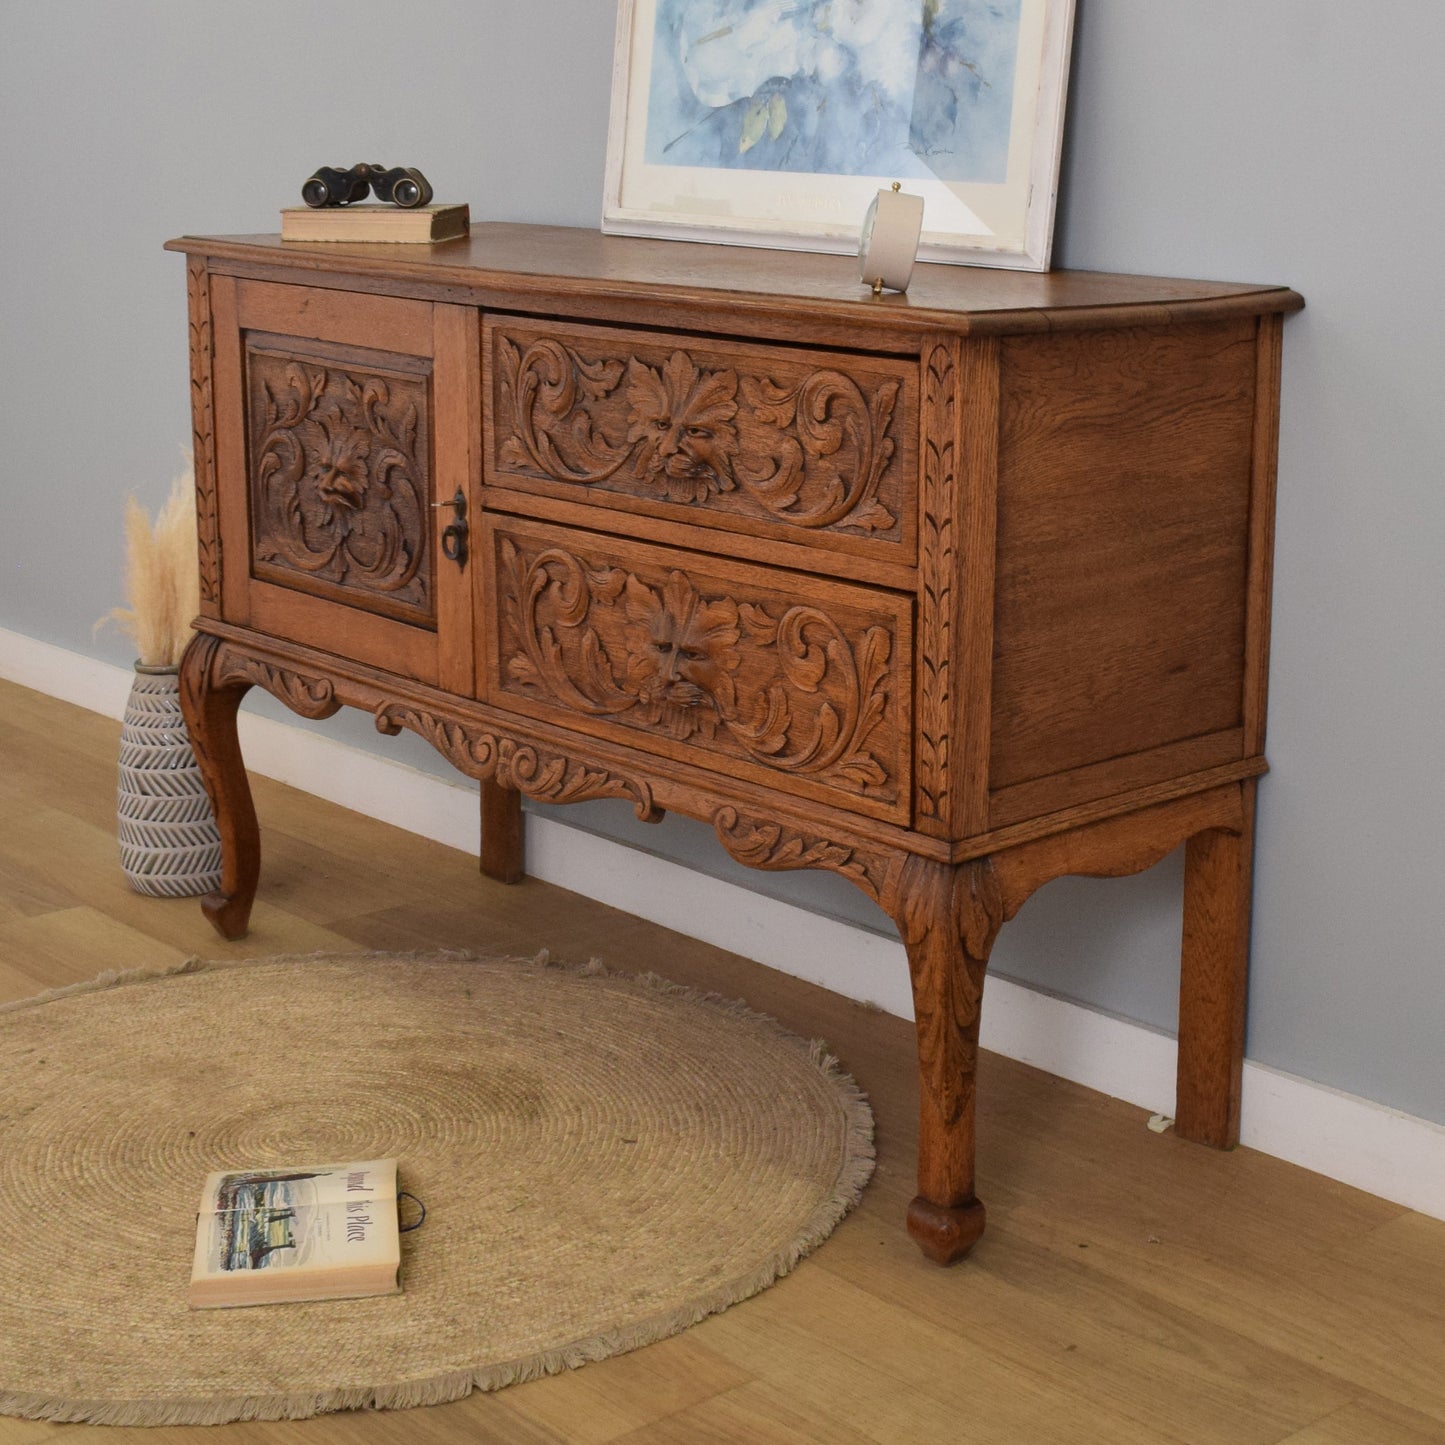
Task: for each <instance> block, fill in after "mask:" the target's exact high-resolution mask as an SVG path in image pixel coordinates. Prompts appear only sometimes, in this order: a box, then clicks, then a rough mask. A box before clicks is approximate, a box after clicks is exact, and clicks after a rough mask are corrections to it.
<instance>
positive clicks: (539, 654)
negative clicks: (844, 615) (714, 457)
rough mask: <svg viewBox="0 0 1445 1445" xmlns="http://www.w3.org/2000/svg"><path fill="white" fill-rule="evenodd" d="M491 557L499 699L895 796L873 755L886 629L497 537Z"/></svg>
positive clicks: (886, 734) (883, 733)
mask: <svg viewBox="0 0 1445 1445" xmlns="http://www.w3.org/2000/svg"><path fill="white" fill-rule="evenodd" d="M499 562H500V566H499V569H498V570H499V576H498V587H499V592H500V595H501V602H502V611H503V618H504V627H503V629H502V664H503V669H504V679H503V681H504V685H505V686H507V687H508V688H509V689H510V690H513V691H516V692H519V693H521V694H522V695H524V696H526V695H530V696H545V697H548V698H550V699H553V700H555V701H556V702H558V703H561V704H562V705H563V706H564V707H566V708H568V709H571V710H573V711H575V712H579V713H583V714H586V715H588V716H591V717H605V718H611V719H614V720H616V721H618V722H620V723H622V724H624V725H626V726H629V727H634V728H640V729H645V730H647V731H651V732H662V733H663V734H665V735H666V736H668V737H670V738H673V739H675V740H677V741H679V742H686V741H693V742H698V743H701V744H704V745H706V746H709V747H710V748H713V749H717V750H722V751H729V752H733V753H735V754H737V755H739V756H744V757H747V758H750V759H752V760H753V761H755V762H758V763H762V764H765V765H767V766H768V767H771V768H777V769H782V770H785V771H787V772H791V773H795V774H801V775H805V776H813V777H818V778H820V779H826V780H827V781H828V782H830V783H831V784H833V785H835V786H839V787H842V788H844V789H846V790H848V791H850V792H854V793H858V794H867V795H869V796H875V795H877V796H887V795H889V794H890V793H892V794H895V795H896V791H897V785H898V780H897V778H896V776H895V775H894V774H893V773H892V772H891V771H890V769H889V768H888V767H887V766H885V764H884V761H883V760H882V758H880V756H879V753H878V751H876V750H875V749H874V747H873V742H874V739H875V736H877V737H882V738H885V739H886V741H888V742H889V743H891V744H893V745H894V746H896V744H897V737H896V729H897V723H896V720H895V719H892V718H890V717H889V716H888V708H889V697H890V688H891V685H892V678H891V670H890V658H891V655H892V652H893V642H892V639H891V637H890V633H889V630H888V628H886V627H884V626H878V625H871V626H870V625H867V624H866V623H858V622H857V621H853V622H852V623H851V625H850V626H849V627H848V628H846V629H845V627H844V626H842V625H840V623H839V621H838V620H836V619H835V618H834V617H833V616H831V615H830V614H829V613H828V612H826V611H824V610H823V609H822V608H820V607H816V606H809V605H806V604H801V603H794V604H791V605H789V604H787V603H786V602H783V601H779V600H777V599H774V598H773V597H771V596H769V597H767V598H766V599H765V598H763V597H762V596H758V597H757V598H756V600H753V599H749V598H746V597H741V596H733V595H730V594H729V593H728V592H727V591H725V590H724V588H723V585H722V584H715V585H709V584H708V583H707V582H702V583H698V582H696V581H694V580H693V578H692V577H690V576H689V575H688V574H685V573H683V572H680V571H676V570H670V571H666V572H664V571H662V570H661V569H648V570H647V572H646V573H645V574H644V573H642V572H634V571H629V570H627V569H626V568H623V567H619V566H615V565H612V564H610V563H609V562H607V561H595V562H594V561H589V560H588V559H585V558H583V557H580V556H578V555H576V554H574V553H572V552H569V551H567V550H565V549H564V548H562V547H545V548H542V549H540V550H536V551H531V550H523V549H522V548H521V547H519V546H518V545H516V544H514V543H513V542H512V541H511V540H509V539H507V538H505V537H504V538H503V539H502V540H501V545H500V548H499ZM885 724H887V726H885Z"/></svg>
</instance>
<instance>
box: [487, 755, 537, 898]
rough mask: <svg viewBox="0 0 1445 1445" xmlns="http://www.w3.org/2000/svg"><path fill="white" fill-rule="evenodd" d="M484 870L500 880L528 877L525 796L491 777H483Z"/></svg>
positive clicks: (517, 881) (507, 881) (519, 879)
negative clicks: (524, 820)
mask: <svg viewBox="0 0 1445 1445" xmlns="http://www.w3.org/2000/svg"><path fill="white" fill-rule="evenodd" d="M481 868H482V872H483V873H484V874H485V875H486V876H487V877H488V878H495V879H496V880H497V882H498V883H520V882H521V881H522V879H523V878H524V877H526V853H525V836H524V830H523V823H522V795H521V794H520V793H519V792H518V791H517V790H516V789H515V788H504V787H502V786H501V785H500V784H499V783H497V782H495V781H494V780H493V779H491V778H483V779H482V855H481Z"/></svg>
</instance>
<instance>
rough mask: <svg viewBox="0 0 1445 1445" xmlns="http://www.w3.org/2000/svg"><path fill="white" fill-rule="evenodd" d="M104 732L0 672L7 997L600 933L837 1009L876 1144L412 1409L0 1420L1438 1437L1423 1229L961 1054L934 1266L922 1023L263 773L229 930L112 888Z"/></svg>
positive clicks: (555, 1434) (336, 1429) (857, 1433)
mask: <svg viewBox="0 0 1445 1445" xmlns="http://www.w3.org/2000/svg"><path fill="white" fill-rule="evenodd" d="M118 732H119V728H118V725H117V724H115V723H112V722H109V721H107V720H106V719H104V718H101V717H99V716H97V715H95V714H92V713H87V712H84V711H81V710H80V709H77V708H73V707H69V706H67V705H65V704H62V703H57V702H55V701H53V700H51V699H48V698H43V697H41V696H39V695H37V694H35V693H30V692H26V691H24V690H23V689H20V688H16V687H13V686H11V685H9V684H5V683H0V997H4V998H19V997H24V996H26V995H29V994H33V993H36V992H39V991H40V990H42V989H45V988H49V987H53V986H55V985H57V984H65V983H70V982H72V981H75V980H79V979H85V978H89V977H92V976H93V975H95V974H96V973H98V972H100V971H101V970H102V969H106V968H115V967H125V966H155V965H161V964H165V963H169V962H173V961H176V960H179V959H181V958H183V957H185V956H187V955H189V954H192V953H202V954H206V955H208V956H218V955H223V954H227V953H232V954H240V955H242V956H246V955H252V954H257V955H259V954H268V953H280V952H298V951H310V950H316V949H350V948H354V947H355V946H357V945H361V946H363V947H366V948H416V947H424V946H430V945H442V946H453V947H466V948H471V949H477V950H497V951H507V952H530V951H535V950H536V949H537V948H539V947H543V946H545V947H548V948H550V949H552V950H553V951H554V952H555V953H557V954H559V955H561V956H563V957H571V958H574V959H582V958H587V957H590V956H592V955H599V956H601V957H602V958H603V959H604V960H605V961H606V962H607V963H609V964H610V965H612V966H614V967H617V968H624V969H635V970H646V969H653V970H656V971H657V972H659V973H662V974H664V975H666V976H668V977H670V978H673V979H677V980H679V981H681V982H685V983H690V984H706V985H707V986H709V987H713V988H716V989H719V990H721V991H722V992H724V993H726V994H729V995H732V996H737V997H742V998H745V999H747V1000H748V1001H749V1002H750V1003H752V1004H753V1005H755V1006H756V1007H759V1008H762V1009H766V1010H768V1011H769V1012H771V1013H773V1014H775V1015H777V1016H778V1017H779V1018H781V1019H782V1020H783V1021H784V1022H785V1023H786V1024H787V1025H788V1026H789V1027H791V1028H793V1029H794V1030H796V1031H797V1032H799V1033H802V1034H806V1035H809V1036H815V1035H821V1036H823V1037H825V1038H827V1039H828V1040H829V1041H830V1042H831V1043H832V1045H833V1046H834V1048H835V1050H836V1051H837V1052H838V1053H839V1054H840V1055H841V1057H842V1059H843V1061H844V1063H845V1064H846V1065H847V1066H848V1068H849V1069H850V1070H851V1071H852V1072H853V1074H854V1075H855V1076H856V1077H857V1079H858V1080H859V1082H860V1083H861V1084H862V1085H863V1087H864V1088H865V1089H866V1090H867V1092H868V1093H869V1095H870V1096H871V1098H872V1100H873V1104H874V1108H875V1110H876V1112H877V1118H878V1152H879V1164H878V1172H877V1175H876V1177H875V1179H874V1181H873V1183H872V1184H871V1185H870V1186H869V1188H868V1191H867V1194H866V1196H865V1200H864V1203H863V1205H862V1207H861V1208H860V1209H858V1210H857V1211H856V1212H855V1213H854V1214H853V1215H852V1216H851V1217H850V1218H849V1219H847V1220H845V1221H844V1223H843V1225H842V1226H841V1227H840V1228H839V1229H838V1231H837V1233H836V1234H835V1235H834V1236H833V1238H832V1239H831V1240H829V1241H828V1243H827V1244H825V1245H824V1246H823V1247H822V1249H821V1250H820V1251H819V1252H818V1253H817V1254H815V1255H814V1256H812V1257H811V1258H810V1259H807V1260H805V1261H804V1262H803V1264H802V1265H800V1266H799V1268H798V1269H797V1271H796V1272H795V1273H794V1274H793V1275H791V1276H790V1277H789V1278H787V1279H785V1280H783V1281H782V1282H781V1283H779V1284H778V1285H776V1286H775V1287H774V1288H772V1289H770V1290H767V1291H765V1292H764V1293H763V1294H761V1295H759V1296H758V1297H756V1298H755V1299H752V1300H749V1301H747V1302H746V1303H744V1304H742V1305H739V1306H736V1307H735V1308H733V1309H730V1310H728V1311H726V1312H725V1313H724V1314H721V1315H717V1316H714V1317H713V1318H711V1319H709V1320H707V1321H705V1322H704V1323H702V1324H701V1325H699V1326H697V1327H695V1328H694V1329H691V1330H689V1331H687V1332H686V1333H685V1334H683V1335H680V1336H678V1337H676V1338H674V1339H672V1340H668V1341H666V1342H664V1343H662V1344H659V1345H653V1346H650V1347H649V1348H647V1349H643V1350H639V1351H637V1352H636V1353H634V1354H631V1355H625V1356H621V1357H619V1358H616V1359H612V1360H607V1361H604V1362H602V1363H601V1364H595V1365H588V1366H587V1367H586V1368H585V1369H582V1370H576V1371H571V1372H569V1373H567V1374H565V1375H560V1376H556V1377H553V1378H550V1379H546V1380H540V1381H537V1382H534V1383H532V1384H527V1385H520V1386H514V1387H512V1388H511V1389H507V1390H504V1391H501V1392H500V1393H497V1394H491V1395H473V1396H471V1397H470V1398H468V1399H466V1400H463V1401H459V1402H457V1403H456V1404H453V1405H445V1406H440V1407H436V1408H432V1409H426V1410H408V1411H389V1412H370V1413H358V1412H353V1413H347V1414H341V1415H329V1416H324V1417H321V1418H318V1419H314V1420H308V1421H299V1422H295V1423H288V1424H240V1425H227V1426H220V1427H212V1428H194V1429H176V1428H171V1429H156V1430H103V1429H100V1428H97V1427H90V1426H84V1425H65V1426H58V1425H49V1424H45V1423H39V1422H33V1421H22V1420H13V1419H4V1418H0V1445H18V1442H31V1441H34V1442H49V1441H56V1440H62V1439H63V1440H66V1441H68V1442H75V1441H78V1440H80V1439H82V1438H89V1439H105V1440H107V1441H109V1440H110V1439H112V1438H113V1439H119V1438H121V1437H122V1436H124V1437H127V1438H130V1437H132V1436H133V1437H134V1438H135V1439H136V1440H137V1441H141V1442H144V1445H179V1442H182V1441H184V1442H205V1445H241V1442H248V1445H249V1442H255V1445H261V1442H266V1445H289V1442H305V1445H333V1442H342V1441H344V1442H388V1445H391V1442H396V1445H411V1442H415V1445H441V1442H450V1441H456V1442H462V1441H469V1442H481V1445H490V1442H497V1445H538V1442H558V1441H562V1442H567V1445H603V1442H614V1445H616V1442H627V1445H644V1442H646V1445H664V1442H666V1445H712V1442H747V1445H753V1442H757V1445H771V1442H799V1441H826V1442H828V1445H852V1442H857V1445H867V1442H877V1445H926V1442H934V1441H937V1442H950V1445H968V1442H979V1445H1011V1442H1024V1445H1046V1442H1068V1445H1095V1442H1097V1445H1129V1442H1150V1445H1153V1442H1160V1441H1179V1442H1190V1445H1206V1442H1219V1445H1275V1442H1285V1441H1288V1442H1290V1445H1375V1442H1399V1445H1424V1442H1427V1441H1433V1442H1445V1224H1442V1223H1439V1222H1436V1221H1432V1220H1429V1219H1426V1218H1424V1217H1422V1216H1420V1215H1417V1214H1412V1213H1410V1212H1409V1211H1408V1210H1404V1209H1401V1208H1400V1207H1398V1206H1396V1205H1393V1204H1387V1203H1385V1202H1383V1201H1382V1200H1379V1199H1375V1198H1373V1197H1371V1196H1369V1195H1366V1194H1361V1193H1359V1192H1358V1191H1357V1190H1353V1189H1349V1188H1346V1187H1345V1186H1343V1185H1339V1184H1335V1183H1332V1182H1330V1181H1328V1180H1325V1179H1322V1178H1320V1177H1319V1176H1317V1175H1312V1174H1309V1173H1306V1172H1305V1171H1303V1170H1300V1169H1296V1168H1294V1167H1292V1166H1290V1165H1288V1164H1283V1163H1280V1162H1278V1161H1277V1160H1274V1159H1270V1158H1268V1157H1266V1156H1264V1155H1261V1154H1256V1153H1253V1152H1251V1151H1250V1150H1247V1149H1241V1150H1238V1151H1236V1152H1234V1153H1233V1154H1218V1153H1214V1152H1212V1151H1210V1150H1206V1149H1203V1148H1199V1147H1197V1146H1194V1145H1190V1144H1185V1143H1182V1142H1181V1141H1180V1140H1178V1139H1176V1138H1174V1137H1173V1136H1172V1135H1169V1134H1165V1135H1157V1134H1153V1133H1150V1132H1149V1131H1148V1130H1147V1129H1146V1128H1145V1116H1144V1114H1143V1112H1142V1111H1140V1110H1139V1109H1135V1108H1132V1107H1130V1106H1128V1105H1125V1104H1122V1103H1119V1102H1117V1101H1114V1100H1110V1099H1107V1098H1104V1097H1103V1096H1102V1095H1099V1094H1094V1093H1091V1092H1090V1091H1088V1090H1087V1089H1083V1088H1079V1087H1077V1086H1076V1085H1073V1084H1068V1083H1064V1082H1062V1081H1060V1080H1058V1079H1055V1078H1052V1077H1050V1076H1049V1075H1046V1074H1042V1073H1039V1072H1038V1071H1036V1070H1033V1069H1029V1068H1026V1067H1024V1066H1023V1065H1020V1064H1016V1063H1013V1062H1010V1061H1009V1060H1006V1059H1002V1058H998V1057H995V1056H985V1058H984V1061H983V1063H982V1065H981V1067H980V1082H979V1100H980V1102H979V1114H980V1143H979V1160H980V1183H979V1191H980V1194H981V1195H982V1197H983V1198H984V1200H985V1202H986V1203H987V1205H988V1210H989V1227H988V1232H987V1234H986V1235H985V1236H984V1238H983V1241H982V1242H981V1243H980V1245H979V1246H978V1248H977V1249H976V1250H975V1252H974V1254H973V1256H972V1257H971V1258H970V1259H969V1260H967V1261H966V1262H964V1263H963V1264H961V1265H959V1266H956V1267H955V1268H953V1269H949V1270H944V1269H940V1268H937V1267H935V1266H933V1265H930V1264H927V1263H925V1262H924V1260H923V1259H922V1258H921V1257H920V1255H919V1254H918V1251H917V1250H916V1249H915V1248H914V1246H913V1245H912V1244H911V1243H910V1242H909V1240H908V1239H907V1238H906V1237H905V1235H904V1233H903V1229H902V1216H903V1210H904V1206H905V1204H906V1202H907V1200H908V1198H909V1197H910V1196H911V1194H912V1193H913V1187H912V1167H913V1152H914V1144H915V1122H914V1101H915V1091H916V1080H915V1073H914V1064H913V1052H912V1039H911V1034H912V1028H911V1025H909V1024H907V1023H905V1022H903V1021H901V1020H898V1019H894V1018H891V1017H889V1016H888V1015H886V1014H881V1013H878V1012H875V1011H871V1010H867V1009H864V1008H861V1007H858V1006H857V1005H854V1004H852V1003H850V1002H848V1001H847V1000H844V999H841V998H839V997H837V996H836V995H833V994H830V993H827V992H825V991H824V990H822V989H819V988H815V987H812V986H811V985H808V984H804V983H800V982H797V981H796V980H794V979H791V978H788V977H786V976H784V975H782V974H778V973H774V972H772V971H771V970H769V969H766V968H763V967H761V966H760V965H758V964H755V963H750V962H748V961H746V960H744V959H741V958H738V957H737V956H735V955H733V954H728V953H724V952H722V951H721V950H719V949H716V948H711V947H708V946H707V945H704V944H701V943H697V942H694V941H693V940H691V939H688V938H684V937H682V936H681V935H679V934H676V933H670V932H668V931H667V930H665V929H662V928H658V927H655V926H654V925H652V924H649V923H644V922H642V921H640V920H638V919H636V918H633V917H631V916H629V915H627V914H623V913H618V912H616V911H615V910H613V909H609V908H605V907H603V906H601V905H600V904H597V903H593V902H591V901H589V900H588V899H585V898H582V897H579V896H577V895H575V894H572V893H568V892H565V891H564V890H562V889H559V888H555V887H552V886H550V885H548V884H543V883H538V882H534V881H530V880H529V881H527V882H525V883H523V884H521V885H519V886H517V887H514V888H506V887H503V886H501V885H498V884H493V883H490V882H488V881H485V880H483V879H482V878H480V877H479V876H478V875H477V872H476V866H475V863H474V861H473V860H471V859H469V858H468V857H466V856H465V855H462V854H460V853H457V852H454V851H451V850H449V849H446V848H443V847H440V846H438V845H435V844H432V843H428V842H425V841H422V840H420V839H418V838H415V837H413V836H411V835H410V834H407V833H402V832H398V831H397V830H395V829H392V828H387V827H384V826H382V825H381V824H378V823H374V822H371V821H370V820H368V819H364V818H361V817H358V816H357V815H355V814H352V813H348V812H345V811H344V810H342V809H340V808H336V807H333V806H331V805H330V804H326V803H322V802H318V801H317V800H315V799H313V798H311V797H309V796H307V795H306V794H303V793H299V792H296V791H295V790H293V789H289V788H285V787H282V786H280V785H278V784H273V783H269V782H266V781H264V780H258V782H257V789H256V791H257V804H258V809H259V812H260V815H261V821H262V832H263V847H264V850H265V857H264V862H263V869H262V877H261V895H260V901H259V902H258V905H257V908H256V913H255V917H254V921H253V931H252V934H251V937H250V938H249V939H247V940H246V941H245V942H244V943H241V944H233V945H226V944H223V943H221V942H220V941H219V940H218V939H217V938H216V937H215V936H214V935H213V934H212V933H211V931H210V929H209V927H208V926H207V925H205V924H204V922H203V920H202V919H201V916H200V913H199V910H198V908H197V906H196V904H195V903H194V902H190V901H177V902H172V901H163V900H156V899H149V898H142V897H139V896H137V895H136V894H133V893H131V892H129V891H128V890H127V888H126V887H125V884H124V882H123V880H122V878H121V875H120V872H119V868H118V865H117V862H116V850H115V841H114V802H113V794H114V787H115V751H116V742H117V736H118Z"/></svg>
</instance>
